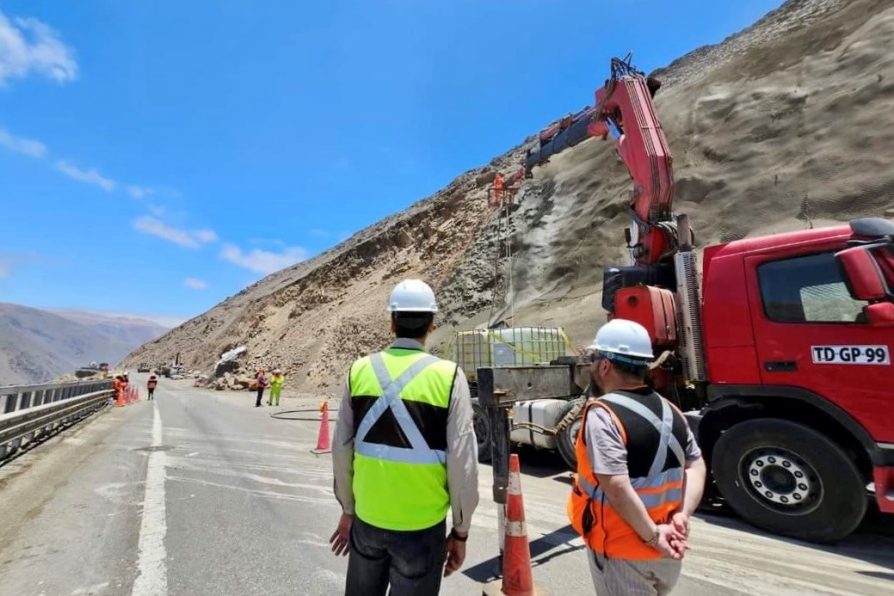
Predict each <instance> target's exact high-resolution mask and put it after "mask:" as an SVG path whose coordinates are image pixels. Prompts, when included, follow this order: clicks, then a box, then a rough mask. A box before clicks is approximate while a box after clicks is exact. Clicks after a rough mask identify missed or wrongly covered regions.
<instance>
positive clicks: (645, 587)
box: [568, 319, 706, 596]
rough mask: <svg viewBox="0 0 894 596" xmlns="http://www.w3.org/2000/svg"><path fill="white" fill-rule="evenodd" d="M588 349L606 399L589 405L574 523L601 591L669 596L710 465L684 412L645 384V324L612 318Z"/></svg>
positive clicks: (571, 509) (580, 444)
mask: <svg viewBox="0 0 894 596" xmlns="http://www.w3.org/2000/svg"><path fill="white" fill-rule="evenodd" d="M590 350H591V356H590V360H591V365H590V376H591V380H592V381H593V384H594V386H595V387H598V388H599V389H600V391H601V393H602V394H603V395H602V397H601V398H600V399H596V400H590V401H589V402H588V403H587V406H586V407H585V408H584V413H583V419H584V425H583V427H582V428H581V432H580V434H579V435H578V438H577V462H578V463H577V475H576V477H575V481H574V485H573V487H572V491H571V497H570V499H569V502H568V514H569V517H570V518H571V525H572V527H574V529H575V530H576V531H577V532H578V533H579V534H580V535H581V536H582V537H583V538H584V541H585V542H586V544H587V546H588V547H589V552H588V558H589V562H590V573H591V575H592V576H593V584H594V586H595V587H596V593H597V594H599V596H613V595H625V594H642V595H646V594H649V595H651V594H656V595H663V594H669V593H670V591H671V590H672V589H673V588H674V586H675V585H676V583H677V580H678V579H679V577H680V571H681V568H682V559H683V555H684V553H685V551H686V549H688V548H689V546H688V538H689V516H691V515H692V514H693V512H694V511H695V509H696V507H698V504H699V501H701V498H702V492H703V490H704V484H705V473H706V469H705V462H704V460H703V459H702V456H701V451H700V450H699V447H698V445H697V444H696V442H695V438H694V437H693V435H692V431H691V430H690V429H689V425H688V424H687V422H686V418H684V416H683V414H682V413H681V412H680V411H679V410H678V409H677V408H676V407H674V406H673V405H672V404H671V403H670V402H669V401H667V400H666V399H664V398H663V397H661V396H660V395H658V394H657V393H655V392H654V391H653V390H651V389H649V387H648V386H647V385H646V380H645V379H646V371H647V370H648V363H649V362H650V361H651V360H652V358H653V356H652V342H651V339H650V338H649V334H648V332H647V331H646V329H645V328H644V327H643V326H642V325H640V324H639V323H635V322H633V321H627V320H623V319H615V320H612V321H610V322H609V323H607V324H605V325H603V326H602V327H601V328H600V329H599V332H598V333H597V334H596V339H595V340H594V342H593V345H591V346H590Z"/></svg>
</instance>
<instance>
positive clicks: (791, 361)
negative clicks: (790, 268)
mask: <svg viewBox="0 0 894 596" xmlns="http://www.w3.org/2000/svg"><path fill="white" fill-rule="evenodd" d="M852 235H853V234H852V231H851V229H850V228H849V227H848V226H839V227H834V228H825V229H819V230H804V231H800V232H794V233H789V234H777V235H774V236H768V237H762V238H752V239H745V240H739V241H736V242H730V243H728V244H724V245H719V246H713V247H710V248H707V249H706V250H705V253H704V276H703V302H702V318H703V330H704V343H705V351H706V358H707V362H708V375H709V380H710V382H711V383H714V384H719V385H723V384H736V385H741V384H753V385H779V386H790V387H799V388H802V389H806V390H808V391H810V392H812V393H814V394H816V395H819V396H821V397H822V398H824V399H826V400H828V401H829V402H831V403H833V404H835V405H836V406H838V407H840V408H841V409H842V410H844V411H845V412H847V413H848V414H849V415H850V416H851V417H852V418H853V419H854V420H856V421H857V422H858V423H859V424H860V425H861V426H863V427H864V428H865V429H866V430H867V431H868V433H869V434H870V435H871V436H872V437H873V439H875V440H876V441H879V442H892V441H894V408H892V407H891V395H892V389H891V387H892V386H894V367H892V365H891V364H890V363H888V364H887V365H882V364H879V363H878V362H875V363H871V364H874V365H867V364H869V363H866V362H864V363H862V364H858V363H855V362H846V361H837V362H823V361H822V358H821V357H817V356H816V354H815V353H814V352H815V351H816V350H819V349H826V348H825V347H828V349H833V348H834V349H835V350H838V352H840V351H841V347H846V346H852V347H853V348H852V349H860V347H861V346H862V349H864V350H865V349H866V347H867V346H887V350H888V353H894V331H892V330H891V328H886V327H881V326H873V325H868V324H865V323H862V322H859V320H857V319H854V320H833V321H824V322H808V321H781V320H779V319H778V318H776V319H774V318H773V317H771V316H770V315H768V313H767V312H766V308H765V305H764V301H763V297H762V293H761V287H760V279H759V268H760V267H761V266H762V265H764V264H767V263H772V262H775V261H781V260H783V259H792V258H796V257H807V256H811V255H822V254H827V253H828V254H831V253H832V252H834V251H837V250H842V249H844V248H846V246H847V241H848V240H849V239H851V238H852ZM829 258H831V257H829ZM833 286H835V284H828V285H824V286H820V289H821V290H822V291H831V290H830V288H832V289H834V288H833ZM818 360H819V361H818Z"/></svg>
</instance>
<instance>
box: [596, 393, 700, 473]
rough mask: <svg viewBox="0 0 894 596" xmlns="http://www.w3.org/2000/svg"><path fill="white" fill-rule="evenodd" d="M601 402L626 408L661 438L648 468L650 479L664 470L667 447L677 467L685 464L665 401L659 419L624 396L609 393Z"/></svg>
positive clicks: (662, 401) (642, 406) (670, 412)
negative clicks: (649, 425) (639, 417)
mask: <svg viewBox="0 0 894 596" xmlns="http://www.w3.org/2000/svg"><path fill="white" fill-rule="evenodd" d="M602 400H603V401H607V402H608V403H610V404H615V405H618V406H621V407H622V408H627V409H628V410H630V411H631V412H634V413H635V414H637V415H639V416H641V417H642V418H644V419H645V420H646V421H647V422H649V423H650V424H651V425H652V426H654V427H655V430H657V431H658V433H659V435H660V437H661V438H660V442H659V445H658V451H657V452H656V453H655V459H653V460H652V465H651V467H650V468H649V476H650V477H651V476H654V475H656V474H658V473H659V472H661V470H662V468H664V464H665V462H666V459H667V448H668V447H670V450H671V451H673V453H674V456H675V457H676V458H677V463H678V465H679V466H681V467H682V466H683V465H684V464H685V462H686V456H685V455H684V453H683V447H682V446H681V445H680V442H679V441H678V440H677V437H675V436H674V434H673V423H674V413H673V411H672V410H671V407H670V406H669V405H668V404H667V402H666V401H665V400H663V399H662V400H661V419H659V418H658V416H656V415H655V414H653V413H652V411H651V410H650V409H649V408H647V407H646V406H644V405H642V404H641V403H639V402H638V401H636V400H635V399H633V398H630V397H627V396H626V395H621V394H619V393H611V394H609V395H606V396H605V397H603V398H602Z"/></svg>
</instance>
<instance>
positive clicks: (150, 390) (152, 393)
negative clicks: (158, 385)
mask: <svg viewBox="0 0 894 596" xmlns="http://www.w3.org/2000/svg"><path fill="white" fill-rule="evenodd" d="M149 399H155V389H154V388H153V389H149Z"/></svg>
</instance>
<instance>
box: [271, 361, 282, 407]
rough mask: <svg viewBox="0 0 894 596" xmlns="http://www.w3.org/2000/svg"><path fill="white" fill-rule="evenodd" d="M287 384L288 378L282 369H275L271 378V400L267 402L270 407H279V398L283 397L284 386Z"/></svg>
mask: <svg viewBox="0 0 894 596" xmlns="http://www.w3.org/2000/svg"><path fill="white" fill-rule="evenodd" d="M285 384H286V377H285V376H284V375H283V374H282V371H281V370H280V369H278V368H277V369H274V371H273V376H272V377H270V398H269V399H268V400H267V405H268V406H278V405H279V396H280V395H282V386H283V385H285Z"/></svg>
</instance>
